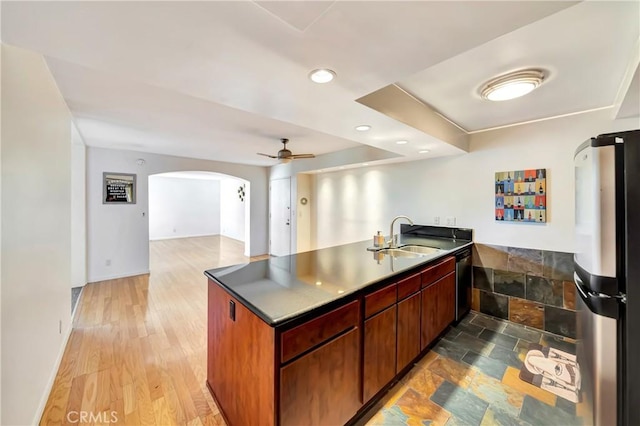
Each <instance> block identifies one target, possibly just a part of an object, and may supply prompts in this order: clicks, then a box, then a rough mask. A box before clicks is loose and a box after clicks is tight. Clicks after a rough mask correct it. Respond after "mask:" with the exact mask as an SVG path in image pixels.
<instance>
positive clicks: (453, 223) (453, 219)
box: [447, 216, 456, 226]
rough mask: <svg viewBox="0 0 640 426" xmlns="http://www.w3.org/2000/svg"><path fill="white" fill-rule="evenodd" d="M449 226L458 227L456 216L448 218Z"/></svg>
mask: <svg viewBox="0 0 640 426" xmlns="http://www.w3.org/2000/svg"><path fill="white" fill-rule="evenodd" d="M447 226H456V218H455V217H454V216H447Z"/></svg>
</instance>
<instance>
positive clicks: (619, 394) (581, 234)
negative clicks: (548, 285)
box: [574, 130, 640, 426]
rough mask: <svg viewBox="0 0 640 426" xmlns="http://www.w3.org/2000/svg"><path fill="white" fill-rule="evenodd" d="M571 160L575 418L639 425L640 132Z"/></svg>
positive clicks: (593, 144) (587, 148)
mask: <svg viewBox="0 0 640 426" xmlns="http://www.w3.org/2000/svg"><path fill="white" fill-rule="evenodd" d="M574 160H575V179H576V182H575V190H576V194H575V195H576V196H575V201H576V205H575V215H576V237H577V241H576V253H575V257H574V266H575V274H574V278H575V284H576V288H577V295H578V296H579V297H576V309H577V315H578V317H577V321H578V323H577V325H578V333H577V337H578V339H577V352H578V363H579V364H580V371H581V375H582V384H581V395H580V397H581V401H580V403H579V405H578V411H579V412H580V413H583V414H584V416H585V422H586V423H587V424H594V425H598V426H600V425H602V426H614V425H640V130H634V131H629V132H620V133H611V134H604V135H600V136H598V137H595V138H591V139H589V140H587V141H586V142H584V143H583V144H582V145H580V146H579V147H578V149H577V150H576V153H575V158H574ZM580 413H579V414H580Z"/></svg>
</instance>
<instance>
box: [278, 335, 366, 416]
mask: <svg viewBox="0 0 640 426" xmlns="http://www.w3.org/2000/svg"><path fill="white" fill-rule="evenodd" d="M359 331H360V329H359V328H355V329H353V330H351V331H350V332H348V333H346V334H343V335H342V336H340V337H338V338H336V339H334V340H331V341H329V342H328V343H326V344H325V345H322V346H320V347H319V348H317V349H315V350H313V351H311V352H309V353H308V354H306V355H304V356H302V357H301V358H299V359H297V360H295V361H293V362H292V363H291V364H288V365H286V366H285V367H283V368H282V369H281V370H280V424H281V425H296V426H298V425H341V424H345V423H346V422H347V420H349V419H350V418H351V417H353V416H354V415H355V414H356V412H357V411H358V409H359V408H360V406H361V404H360V387H359V378H360V370H359V363H360V333H359Z"/></svg>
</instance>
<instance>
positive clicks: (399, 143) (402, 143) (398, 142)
mask: <svg viewBox="0 0 640 426" xmlns="http://www.w3.org/2000/svg"><path fill="white" fill-rule="evenodd" d="M396 143H397V144H398V145H404V144H407V143H409V141H405V140H401V141H396Z"/></svg>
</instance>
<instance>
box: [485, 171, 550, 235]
mask: <svg viewBox="0 0 640 426" xmlns="http://www.w3.org/2000/svg"><path fill="white" fill-rule="evenodd" d="M495 186H496V188H495V211H496V220H497V221H501V222H525V223H546V222H547V169H531V170H515V171H509V172H498V173H496V180H495Z"/></svg>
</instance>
